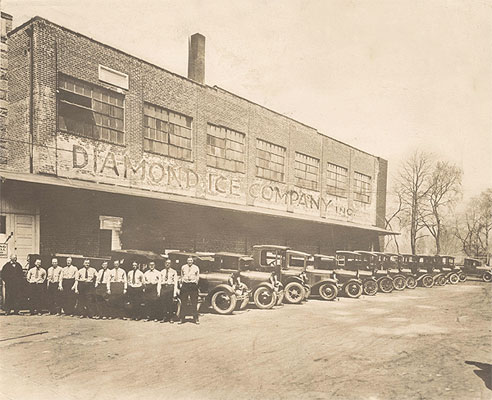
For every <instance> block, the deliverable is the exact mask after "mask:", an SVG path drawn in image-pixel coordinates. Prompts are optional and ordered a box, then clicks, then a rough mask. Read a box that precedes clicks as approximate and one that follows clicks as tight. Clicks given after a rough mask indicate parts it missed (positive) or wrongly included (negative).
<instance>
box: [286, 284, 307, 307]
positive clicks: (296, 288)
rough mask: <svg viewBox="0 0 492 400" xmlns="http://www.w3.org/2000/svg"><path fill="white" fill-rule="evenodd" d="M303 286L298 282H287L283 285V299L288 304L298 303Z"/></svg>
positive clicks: (302, 293) (301, 295) (301, 297)
mask: <svg viewBox="0 0 492 400" xmlns="http://www.w3.org/2000/svg"><path fill="white" fill-rule="evenodd" d="M304 293H305V291H304V287H303V286H302V285H301V284H300V283H299V282H289V283H288V284H287V285H285V301H286V302H287V303H290V304H299V303H300V302H301V301H302V299H303V298H304Z"/></svg>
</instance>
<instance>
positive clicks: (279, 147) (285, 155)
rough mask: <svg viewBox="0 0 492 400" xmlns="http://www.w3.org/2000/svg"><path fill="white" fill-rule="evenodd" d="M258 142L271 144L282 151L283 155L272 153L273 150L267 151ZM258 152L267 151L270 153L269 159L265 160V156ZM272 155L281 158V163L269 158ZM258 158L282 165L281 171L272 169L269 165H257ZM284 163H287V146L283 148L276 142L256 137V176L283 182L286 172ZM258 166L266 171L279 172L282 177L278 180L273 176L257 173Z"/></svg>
mask: <svg viewBox="0 0 492 400" xmlns="http://www.w3.org/2000/svg"><path fill="white" fill-rule="evenodd" d="M260 143H263V144H264V145H266V146H273V148H278V149H279V150H280V151H283V156H281V155H279V154H276V153H273V152H271V151H268V150H263V149H262V148H260V147H259V145H260ZM260 152H264V153H268V154H269V155H270V156H269V159H268V160H266V159H265V158H262V157H260V155H261V153H260ZM272 155H273V156H274V157H279V158H283V164H280V163H277V162H275V161H272V160H271V159H272ZM258 160H263V161H266V162H269V163H272V162H273V164H275V165H281V166H282V171H275V170H273V169H272V168H270V167H268V168H267V167H264V166H261V165H258V163H259V161H258ZM286 165H287V148H285V147H283V146H280V145H278V144H275V143H271V142H269V141H267V140H264V139H260V138H256V155H255V176H256V177H257V178H261V179H266V180H269V181H272V182H278V183H285V182H286V175H287V174H286ZM259 168H260V169H262V170H267V171H270V172H274V173H278V174H281V176H282V179H281V180H278V179H275V178H271V177H266V176H263V175H260V174H259V173H258V169H259Z"/></svg>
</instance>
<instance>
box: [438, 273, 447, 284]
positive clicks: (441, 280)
mask: <svg viewBox="0 0 492 400" xmlns="http://www.w3.org/2000/svg"><path fill="white" fill-rule="evenodd" d="M446 282H447V279H446V276H444V275H440V276H438V277H437V284H438V285H439V286H444V285H446Z"/></svg>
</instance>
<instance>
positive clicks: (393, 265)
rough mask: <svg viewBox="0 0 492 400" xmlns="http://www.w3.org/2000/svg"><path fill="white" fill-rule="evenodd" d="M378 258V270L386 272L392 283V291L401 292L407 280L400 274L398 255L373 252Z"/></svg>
mask: <svg viewBox="0 0 492 400" xmlns="http://www.w3.org/2000/svg"><path fill="white" fill-rule="evenodd" d="M374 254H376V255H377V256H378V261H379V269H380V270H384V271H386V272H387V274H388V276H389V277H390V278H391V279H392V281H393V289H395V290H398V291H401V290H403V289H405V287H406V286H407V278H406V277H405V275H403V274H402V273H401V272H400V269H399V266H398V261H399V260H398V254H395V253H382V252H374Z"/></svg>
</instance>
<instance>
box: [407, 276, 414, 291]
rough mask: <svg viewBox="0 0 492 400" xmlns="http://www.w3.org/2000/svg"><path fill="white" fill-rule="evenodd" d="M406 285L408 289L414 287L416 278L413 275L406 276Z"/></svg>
mask: <svg viewBox="0 0 492 400" xmlns="http://www.w3.org/2000/svg"><path fill="white" fill-rule="evenodd" d="M406 285H407V288H408V289H415V288H416V287H417V279H415V278H414V277H413V276H407V281H406Z"/></svg>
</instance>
